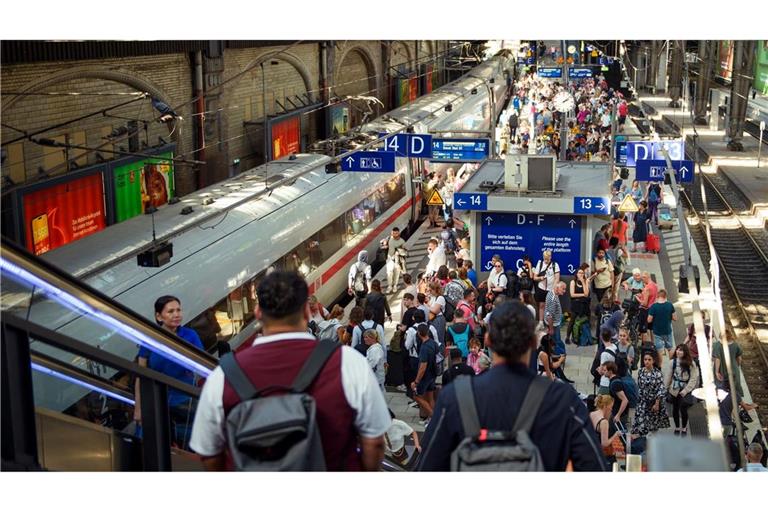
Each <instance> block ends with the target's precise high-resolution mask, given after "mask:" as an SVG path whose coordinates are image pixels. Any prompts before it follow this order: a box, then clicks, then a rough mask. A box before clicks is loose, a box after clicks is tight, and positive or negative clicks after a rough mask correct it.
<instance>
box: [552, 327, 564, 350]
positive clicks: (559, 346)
mask: <svg viewBox="0 0 768 512" xmlns="http://www.w3.org/2000/svg"><path fill="white" fill-rule="evenodd" d="M561 327H562V326H560V325H556V326H554V327H553V328H552V330H553V333H552V339H553V340H555V354H557V355H560V354H565V343H563V339H562V338H561V337H560V328H561Z"/></svg>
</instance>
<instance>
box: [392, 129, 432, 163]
mask: <svg viewBox="0 0 768 512" xmlns="http://www.w3.org/2000/svg"><path fill="white" fill-rule="evenodd" d="M386 136H387V134H386V133H380V134H379V137H386ZM384 151H394V152H395V155H396V156H412V157H416V158H432V136H431V135H425V134H421V133H397V134H395V135H391V136H389V137H387V138H386V139H384Z"/></svg>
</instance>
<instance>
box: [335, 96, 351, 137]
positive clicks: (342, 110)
mask: <svg viewBox="0 0 768 512" xmlns="http://www.w3.org/2000/svg"><path fill="white" fill-rule="evenodd" d="M348 130H349V105H347V104H346V103H339V104H338V105H334V106H332V107H331V135H332V136H334V137H336V136H337V135H344V134H345V133H347V131H348Z"/></svg>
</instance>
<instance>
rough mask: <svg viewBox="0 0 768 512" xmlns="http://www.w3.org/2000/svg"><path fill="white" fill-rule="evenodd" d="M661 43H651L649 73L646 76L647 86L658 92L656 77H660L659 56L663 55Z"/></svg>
mask: <svg viewBox="0 0 768 512" xmlns="http://www.w3.org/2000/svg"><path fill="white" fill-rule="evenodd" d="M661 45H662V42H661V41H651V46H650V48H649V52H650V55H649V58H648V72H647V73H646V75H645V86H646V87H648V88H650V89H651V90H652V91H654V92H655V91H656V77H657V76H659V55H660V53H661Z"/></svg>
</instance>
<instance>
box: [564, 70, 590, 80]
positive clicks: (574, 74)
mask: <svg viewBox="0 0 768 512" xmlns="http://www.w3.org/2000/svg"><path fill="white" fill-rule="evenodd" d="M568 78H592V68H568Z"/></svg>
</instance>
